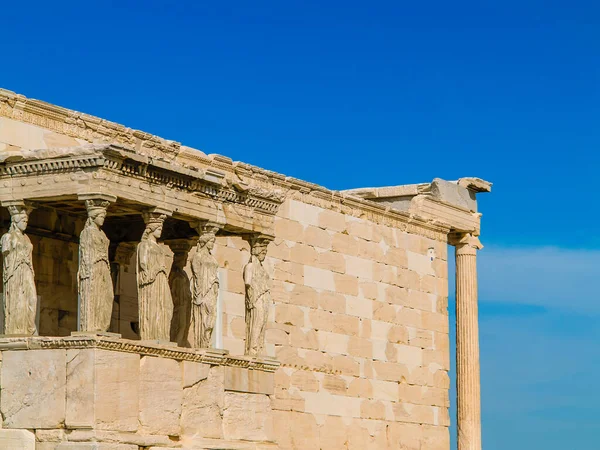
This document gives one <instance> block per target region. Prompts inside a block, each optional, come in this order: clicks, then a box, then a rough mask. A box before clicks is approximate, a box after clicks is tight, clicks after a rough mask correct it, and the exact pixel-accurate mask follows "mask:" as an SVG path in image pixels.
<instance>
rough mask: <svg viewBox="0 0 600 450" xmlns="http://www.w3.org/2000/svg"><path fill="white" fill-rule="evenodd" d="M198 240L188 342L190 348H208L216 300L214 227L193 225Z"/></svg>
mask: <svg viewBox="0 0 600 450" xmlns="http://www.w3.org/2000/svg"><path fill="white" fill-rule="evenodd" d="M197 230H198V234H199V236H200V237H199V238H198V245H197V249H196V254H195V255H194V257H193V259H192V274H193V288H192V314H191V324H190V341H191V344H192V347H196V348H209V347H211V346H212V333H213V329H214V328H215V322H216V319H217V299H218V297H219V264H218V263H217V260H216V259H215V257H214V256H213V255H212V253H211V251H212V249H213V248H214V246H215V240H216V237H215V234H216V232H217V231H218V228H217V227H214V226H211V225H205V224H204V225H198V226H197Z"/></svg>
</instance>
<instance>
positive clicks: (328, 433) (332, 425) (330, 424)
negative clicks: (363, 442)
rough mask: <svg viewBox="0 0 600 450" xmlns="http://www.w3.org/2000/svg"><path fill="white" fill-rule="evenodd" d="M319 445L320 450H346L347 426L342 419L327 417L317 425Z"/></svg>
mask: <svg viewBox="0 0 600 450" xmlns="http://www.w3.org/2000/svg"><path fill="white" fill-rule="evenodd" d="M319 444H320V446H321V448H322V449H327V450H347V449H348V424H347V423H346V420H344V418H342V417H335V416H327V417H325V419H324V421H323V422H322V423H320V424H319Z"/></svg>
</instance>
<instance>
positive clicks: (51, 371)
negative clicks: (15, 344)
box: [0, 350, 67, 428]
mask: <svg viewBox="0 0 600 450" xmlns="http://www.w3.org/2000/svg"><path fill="white" fill-rule="evenodd" d="M2 359H3V360H2V390H1V394H0V408H1V409H2V416H3V417H4V423H3V425H4V427H5V428H60V427H61V426H62V423H63V422H64V421H65V403H66V402H65V399H66V378H67V377H66V351H65V350H17V351H8V352H3V356H2Z"/></svg>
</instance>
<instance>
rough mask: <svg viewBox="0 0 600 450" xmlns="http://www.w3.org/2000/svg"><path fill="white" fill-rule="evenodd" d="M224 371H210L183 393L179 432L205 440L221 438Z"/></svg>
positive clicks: (214, 369) (218, 368)
mask: <svg viewBox="0 0 600 450" xmlns="http://www.w3.org/2000/svg"><path fill="white" fill-rule="evenodd" d="M224 396H225V391H224V371H223V368H222V367H213V368H211V369H210V372H209V374H208V377H207V378H206V379H205V380H202V381H199V382H198V383H196V384H193V385H192V386H190V387H189V388H186V389H184V391H183V407H182V411H181V432H182V434H184V435H198V436H201V437H207V438H222V437H223V426H222V417H223V405H224V401H225V400H224Z"/></svg>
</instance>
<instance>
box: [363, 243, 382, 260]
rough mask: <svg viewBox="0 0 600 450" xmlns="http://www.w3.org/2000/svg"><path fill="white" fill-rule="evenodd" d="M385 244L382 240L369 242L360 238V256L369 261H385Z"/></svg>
mask: <svg viewBox="0 0 600 450" xmlns="http://www.w3.org/2000/svg"><path fill="white" fill-rule="evenodd" d="M385 249H386V247H385V245H381V243H380V241H375V242H369V241H364V240H362V239H359V240H358V256H359V257H360V258H364V259H366V260H369V261H377V262H383V260H384V259H385V256H384V255H385V253H384V252H385Z"/></svg>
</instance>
